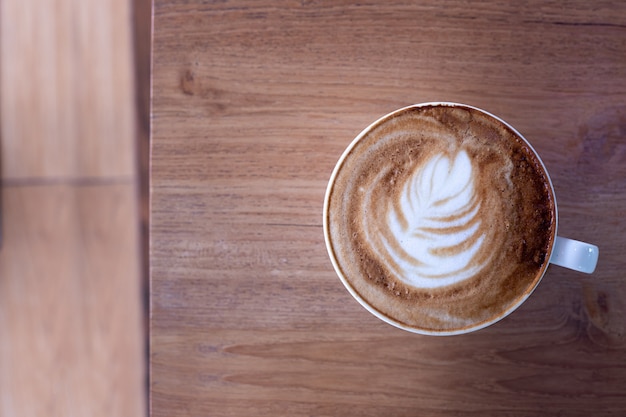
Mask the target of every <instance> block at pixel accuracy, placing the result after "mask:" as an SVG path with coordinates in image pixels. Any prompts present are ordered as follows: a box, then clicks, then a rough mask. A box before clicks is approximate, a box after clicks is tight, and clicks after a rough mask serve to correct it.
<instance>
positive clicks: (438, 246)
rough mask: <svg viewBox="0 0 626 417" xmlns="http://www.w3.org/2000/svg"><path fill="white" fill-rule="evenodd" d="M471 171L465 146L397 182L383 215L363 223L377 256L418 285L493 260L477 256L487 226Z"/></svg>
mask: <svg viewBox="0 0 626 417" xmlns="http://www.w3.org/2000/svg"><path fill="white" fill-rule="evenodd" d="M473 171H474V168H473V166H472V162H471V160H470V157H469V156H468V154H467V152H465V151H464V150H460V151H458V152H457V153H456V155H452V156H448V155H445V154H439V155H436V156H434V157H432V158H431V159H430V160H428V161H426V163H424V164H422V165H421V166H420V167H418V168H417V169H416V170H415V171H414V172H413V173H412V174H411V175H410V176H409V178H408V180H406V182H405V183H404V185H403V186H402V187H399V195H397V196H396V198H397V201H396V203H395V204H394V203H393V202H390V203H389V206H388V209H387V210H386V212H387V214H386V219H384V221H380V220H381V219H378V221H375V220H372V221H368V224H367V225H366V227H365V229H366V230H367V234H368V235H369V236H368V239H369V237H372V239H369V240H370V242H372V245H373V249H374V251H375V252H376V253H377V257H378V258H379V260H380V261H381V262H382V263H383V264H385V265H386V267H387V268H389V269H390V270H392V271H394V272H395V274H396V275H397V276H398V278H400V279H401V280H402V281H404V282H405V283H407V284H409V285H412V286H414V287H418V288H435V287H442V286H446V285H451V284H455V283H458V282H460V281H463V280H465V279H467V278H470V277H472V276H473V275H475V274H476V273H477V272H479V271H480V270H481V269H482V268H483V267H484V265H485V264H486V263H487V262H488V261H489V259H484V257H482V259H481V261H480V262H479V261H478V260H477V259H479V258H480V257H478V256H477V253H478V252H479V250H480V248H481V246H482V245H483V243H484V241H485V239H486V237H487V236H486V234H487V233H488V231H489V229H488V228H485V227H481V219H480V218H479V216H478V214H479V211H480V206H481V202H480V201H479V197H478V195H477V193H476V190H475V187H474V181H475V180H474V175H473ZM366 217H367V216H366ZM376 233H378V234H379V237H378V238H374V236H373V234H376Z"/></svg>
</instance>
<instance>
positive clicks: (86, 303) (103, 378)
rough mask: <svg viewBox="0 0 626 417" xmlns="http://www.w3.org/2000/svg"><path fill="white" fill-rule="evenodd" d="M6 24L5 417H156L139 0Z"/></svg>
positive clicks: (9, 2) (0, 302) (7, 18)
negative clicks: (149, 339)
mask: <svg viewBox="0 0 626 417" xmlns="http://www.w3.org/2000/svg"><path fill="white" fill-rule="evenodd" d="M0 19H1V20H0V51H1V52H0V74H1V75H0V91H2V94H1V102H0V105H1V114H0V116H1V123H2V125H1V134H0V144H1V148H0V152H1V163H2V172H1V183H0V184H1V186H2V201H1V204H0V212H1V213H2V222H3V228H4V231H3V242H2V247H1V248H0V416H7V417H9V416H73V415H75V416H102V417H104V416H107V417H108V416H143V415H146V411H147V407H146V404H147V401H146V389H145V379H146V377H145V374H146V366H145V345H146V341H145V338H146V333H145V329H144V324H143V317H142V296H141V294H140V291H141V281H140V272H141V267H140V240H139V230H140V229H139V210H138V201H139V192H138V170H137V161H136V155H137V153H136V149H135V146H136V142H135V134H136V132H135V123H136V122H135V119H136V117H137V113H136V106H135V105H136V103H135V102H134V98H135V90H134V89H135V81H134V75H135V74H134V72H133V65H134V63H133V48H132V42H133V38H132V33H131V29H132V26H131V24H132V23H131V2H130V1H129V0H114V1H111V2H99V1H91V0H90V1H78V0H57V1H52V2H49V1H42V0H5V1H2V2H0Z"/></svg>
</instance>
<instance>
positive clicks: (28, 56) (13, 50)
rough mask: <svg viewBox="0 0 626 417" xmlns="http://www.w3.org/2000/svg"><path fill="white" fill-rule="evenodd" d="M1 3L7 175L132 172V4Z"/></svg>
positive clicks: (69, 0) (75, 0)
mask: <svg viewBox="0 0 626 417" xmlns="http://www.w3.org/2000/svg"><path fill="white" fill-rule="evenodd" d="M0 7H1V8H0V15H1V16H2V26H1V28H0V30H1V32H0V35H1V36H0V49H1V51H2V63H3V65H2V72H1V75H0V77H1V78H0V82H1V86H2V95H1V101H0V105H1V107H2V132H3V138H2V139H3V150H4V152H5V157H4V159H3V177H4V179H5V180H6V179H10V178H19V179H24V178H27V179H28V178H44V177H45V178H73V177H77V176H80V177H96V178H97V177H121V178H124V179H126V180H128V179H131V178H132V177H133V175H135V167H136V162H135V153H134V149H132V147H129V145H131V143H130V142H129V138H133V137H134V136H133V135H134V122H135V114H134V112H133V111H132V110H133V109H134V107H132V105H133V97H134V90H133V88H134V83H133V72H132V62H133V61H132V42H131V25H130V22H131V20H130V1H129V0H113V1H106V2H100V1H79V0H55V1H42V0H23V1H19V0H7V1H3V2H1V3H0ZM131 146H132V145H131ZM8 155H10V157H9V156H8Z"/></svg>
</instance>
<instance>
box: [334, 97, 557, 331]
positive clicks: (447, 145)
mask: <svg viewBox="0 0 626 417" xmlns="http://www.w3.org/2000/svg"><path fill="white" fill-rule="evenodd" d="M325 216H326V217H325V219H324V220H325V226H326V227H325V233H326V239H327V243H328V247H329V252H330V254H331V258H334V259H333V263H334V265H335V268H336V269H337V272H338V273H339V275H340V277H341V278H342V280H343V282H344V284H346V286H348V288H349V289H350V290H351V292H352V293H353V294H355V296H356V297H357V298H358V299H360V300H361V301H362V302H364V303H365V304H366V305H367V306H368V307H369V309H370V310H373V312H375V313H376V314H377V315H379V316H381V317H383V318H386V319H387V320H388V321H390V322H392V323H394V324H396V325H398V326H399V327H403V328H406V329H408V330H415V331H418V332H424V333H433V334H437V333H441V334H453V333H455V332H463V331H465V330H467V329H471V328H476V327H482V326H483V325H486V324H489V323H491V322H493V321H495V320H497V319H498V318H500V317H502V316H503V315H506V314H507V313H508V312H510V311H512V310H513V309H514V308H515V307H517V306H518V305H519V304H520V303H521V302H522V301H523V300H524V299H525V298H526V297H527V296H528V295H529V294H530V292H532V290H533V289H534V288H535V286H536V285H537V283H538V282H539V280H540V279H541V276H542V275H543V272H544V270H545V268H546V267H547V265H548V261H549V255H550V252H551V249H552V245H553V242H554V236H555V231H556V207H555V203H554V195H553V191H552V186H551V184H550V180H549V178H548V176H547V174H546V172H545V169H544V167H543V165H542V163H541V161H540V160H539V158H538V157H537V156H536V154H535V152H534V151H533V150H532V148H531V147H530V146H529V145H528V143H527V142H526V141H525V140H524V139H523V138H522V137H520V135H519V134H517V133H516V132H515V131H514V130H513V129H512V128H510V127H509V126H508V125H507V124H506V123H504V122H502V121H500V120H498V119H496V118H494V117H493V116H491V115H488V114H486V113H484V112H482V111H480V110H478V109H475V108H472V107H469V106H463V105H445V104H440V105H436V104H433V105H423V106H412V107H408V108H405V109H401V110H399V111H397V112H395V113H392V114H391V115H389V116H387V117H385V118H383V119H381V120H379V121H378V122H376V123H375V124H374V125H372V126H370V127H369V128H368V129H366V130H365V131H364V132H363V133H362V134H361V135H359V137H357V139H356V140H355V141H354V142H353V143H352V145H351V146H350V147H349V148H348V149H347V150H346V153H345V154H344V156H343V157H342V159H341V160H340V162H339V163H338V165H337V167H336V168H335V172H334V173H333V178H332V179H331V183H330V184H329V188H328V190H327V196H326V207H325Z"/></svg>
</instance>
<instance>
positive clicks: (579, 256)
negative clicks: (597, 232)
mask: <svg viewBox="0 0 626 417" xmlns="http://www.w3.org/2000/svg"><path fill="white" fill-rule="evenodd" d="M598 254H599V249H598V247H597V246H596V245H591V244H589V243H585V242H580V241H578V240H573V239H567V238H564V237H560V236H557V237H556V240H555V241H554V248H553V249H552V256H550V263H551V264H554V265H558V266H562V267H564V268H569V269H573V270H575V271H580V272H584V273H586V274H591V273H592V272H593V271H595V269H596V265H597V264H598Z"/></svg>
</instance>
